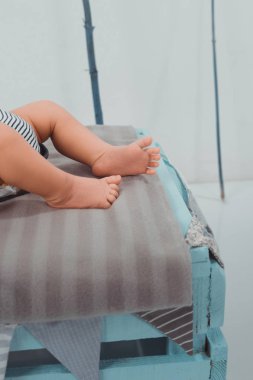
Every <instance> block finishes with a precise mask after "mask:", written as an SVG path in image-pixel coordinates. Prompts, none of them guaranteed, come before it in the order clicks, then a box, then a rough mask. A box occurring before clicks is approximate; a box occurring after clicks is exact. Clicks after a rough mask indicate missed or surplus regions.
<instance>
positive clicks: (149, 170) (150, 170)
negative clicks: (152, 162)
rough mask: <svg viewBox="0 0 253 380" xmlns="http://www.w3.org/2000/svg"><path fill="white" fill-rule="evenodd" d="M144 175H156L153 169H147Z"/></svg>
mask: <svg viewBox="0 0 253 380" xmlns="http://www.w3.org/2000/svg"><path fill="white" fill-rule="evenodd" d="M145 173H146V174H156V171H155V170H154V169H149V168H147V169H146V172H145Z"/></svg>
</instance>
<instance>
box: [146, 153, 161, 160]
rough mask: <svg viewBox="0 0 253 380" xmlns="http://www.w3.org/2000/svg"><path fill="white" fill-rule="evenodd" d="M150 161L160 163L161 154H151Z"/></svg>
mask: <svg viewBox="0 0 253 380" xmlns="http://www.w3.org/2000/svg"><path fill="white" fill-rule="evenodd" d="M149 159H150V160H152V161H159V160H160V159H161V155H160V154H150V155H149Z"/></svg>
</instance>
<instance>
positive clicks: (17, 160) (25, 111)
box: [0, 100, 160, 208]
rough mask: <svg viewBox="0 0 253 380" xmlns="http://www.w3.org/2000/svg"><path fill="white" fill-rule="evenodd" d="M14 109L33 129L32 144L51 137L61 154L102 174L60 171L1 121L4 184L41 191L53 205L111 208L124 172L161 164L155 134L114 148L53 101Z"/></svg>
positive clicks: (0, 177) (142, 170) (140, 171)
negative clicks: (155, 144)
mask: <svg viewBox="0 0 253 380" xmlns="http://www.w3.org/2000/svg"><path fill="white" fill-rule="evenodd" d="M10 112H11V113H13V114H15V115H18V116H19V117H20V118H22V119H23V120H25V121H26V122H28V123H29V124H30V126H31V127H32V128H33V131H34V132H35V135H36V136H34V141H33V145H35V143H37V145H38V143H43V142H44V141H46V140H47V139H48V138H49V137H50V138H51V139H52V141H53V144H54V146H55V148H56V149H57V150H58V151H59V152H60V153H62V154H64V155H65V156H67V157H69V158H72V159H74V160H76V161H79V162H81V163H84V164H87V165H89V166H90V167H91V170H92V173H93V174H94V175H95V176H97V177H103V178H98V179H96V178H85V177H79V176H75V175H72V174H69V173H66V172H65V171H63V170H60V169H59V168H57V167H55V166H54V165H52V164H51V163H50V162H49V161H47V160H45V159H44V158H43V157H42V155H40V154H38V152H37V151H36V149H35V148H34V146H32V144H29V143H28V142H27V141H26V140H25V138H24V137H23V136H22V135H21V134H20V133H18V132H17V131H16V130H14V129H13V128H11V127H10V126H9V125H7V123H6V122H0V185H1V184H3V183H5V184H8V185H12V186H16V187H18V188H20V189H23V190H26V191H29V192H32V193H35V194H38V195H40V196H41V197H43V198H44V199H45V201H46V203H47V204H48V205H49V206H51V207H55V208H109V207H110V206H111V205H112V204H113V203H114V202H115V200H116V199H117V198H118V196H119V185H120V182H121V176H127V175H137V174H154V173H155V168H156V167H158V166H159V160H160V154H159V153H160V150H159V148H153V147H150V145H151V143H152V138H151V137H144V138H142V139H139V140H137V141H136V142H134V143H132V144H130V145H126V146H119V147H118V146H112V145H110V144H108V143H106V142H105V141H103V140H101V139H100V138H99V137H97V136H96V135H95V134H93V133H92V132H91V131H89V130H88V129H87V128H85V126H84V125H82V124H81V123H80V122H79V121H78V120H77V119H75V118H74V117H73V116H72V115H71V114H70V113H69V112H67V111H66V110H65V109H64V108H63V107H61V106H59V105H58V104H56V103H54V102H52V101H50V100H41V101H36V102H33V103H29V104H27V105H24V106H23V107H20V108H16V109H13V110H11V111H10ZM36 137H37V139H36ZM35 140H38V141H35ZM38 146H39V145H38Z"/></svg>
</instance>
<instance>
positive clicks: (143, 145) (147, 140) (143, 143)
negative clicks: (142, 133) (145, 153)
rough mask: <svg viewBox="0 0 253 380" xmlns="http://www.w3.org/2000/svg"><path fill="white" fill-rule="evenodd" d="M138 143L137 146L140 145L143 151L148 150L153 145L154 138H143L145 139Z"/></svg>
mask: <svg viewBox="0 0 253 380" xmlns="http://www.w3.org/2000/svg"><path fill="white" fill-rule="evenodd" d="M136 143H137V145H139V147H140V148H141V149H143V148H146V147H148V146H149V145H151V144H152V137H150V136H146V137H143V138H141V139H139V140H137V141H136Z"/></svg>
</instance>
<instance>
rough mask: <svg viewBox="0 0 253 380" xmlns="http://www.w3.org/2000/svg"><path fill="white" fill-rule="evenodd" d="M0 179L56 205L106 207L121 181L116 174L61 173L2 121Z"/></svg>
mask: <svg viewBox="0 0 253 380" xmlns="http://www.w3.org/2000/svg"><path fill="white" fill-rule="evenodd" d="M0 178H1V179H2V180H3V181H4V182H5V183H7V184H9V185H14V186H17V187H18V188H21V189H23V190H27V191H29V192H32V193H35V194H38V195H40V196H42V197H43V198H44V199H45V201H46V202H47V204H48V205H50V206H52V207H56V208H108V207H110V206H111V204H112V203H113V202H114V201H115V200H116V198H117V197H118V193H119V187H118V185H119V183H120V180H121V178H120V176H112V177H108V178H103V179H90V178H83V177H77V176H74V175H71V174H69V173H65V172H64V171H62V170H60V169H58V168H56V167H55V166H53V165H52V164H51V163H50V162H49V161H47V160H45V159H44V158H43V157H42V156H41V155H40V154H39V153H38V152H36V151H35V150H34V149H33V148H32V147H31V146H30V145H29V144H28V143H27V142H26V141H25V140H24V138H23V137H22V136H21V135H20V134H19V133H18V132H16V131H14V130H13V129H12V128H10V127H9V126H6V125H5V124H3V123H0Z"/></svg>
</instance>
